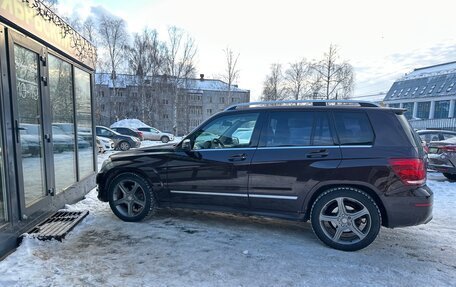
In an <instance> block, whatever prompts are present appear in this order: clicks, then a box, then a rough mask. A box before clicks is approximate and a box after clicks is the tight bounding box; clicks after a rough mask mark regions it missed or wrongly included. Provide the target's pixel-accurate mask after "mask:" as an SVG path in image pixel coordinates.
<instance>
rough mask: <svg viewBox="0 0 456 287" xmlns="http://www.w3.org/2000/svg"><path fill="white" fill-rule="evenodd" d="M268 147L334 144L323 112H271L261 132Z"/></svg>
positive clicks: (326, 117)
mask: <svg viewBox="0 0 456 287" xmlns="http://www.w3.org/2000/svg"><path fill="white" fill-rule="evenodd" d="M262 143H264V145H265V146H268V147H281V146H318V145H334V141H333V137H332V134H331V129H330V125H329V117H328V114H327V113H325V112H306V111H301V112H289V111H287V112H273V113H271V116H270V118H269V120H268V124H267V125H266V129H265V131H263V133H262Z"/></svg>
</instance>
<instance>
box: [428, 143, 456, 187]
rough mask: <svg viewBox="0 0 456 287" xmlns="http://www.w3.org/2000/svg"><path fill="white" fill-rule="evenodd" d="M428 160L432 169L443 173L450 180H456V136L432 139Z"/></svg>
mask: <svg viewBox="0 0 456 287" xmlns="http://www.w3.org/2000/svg"><path fill="white" fill-rule="evenodd" d="M428 160H429V166H428V167H429V168H430V169H433V170H436V171H439V172H441V173H443V175H444V176H445V177H446V178H448V179H450V180H456V137H452V138H449V139H447V140H443V141H431V142H430V143H429V153H428Z"/></svg>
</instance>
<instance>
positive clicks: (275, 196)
mask: <svg viewBox="0 0 456 287" xmlns="http://www.w3.org/2000/svg"><path fill="white" fill-rule="evenodd" d="M249 197H253V198H272V199H288V200H296V199H298V197H297V196H292V195H269V194H249Z"/></svg>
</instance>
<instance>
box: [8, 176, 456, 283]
mask: <svg viewBox="0 0 456 287" xmlns="http://www.w3.org/2000/svg"><path fill="white" fill-rule="evenodd" d="M428 185H429V186H430V187H431V188H432V189H433V191H434V193H435V205H434V219H433V220H432V221H431V222H430V223H429V224H426V225H421V226H416V227H410V228H400V229H394V230H392V229H386V228H382V230H381V232H380V235H379V237H378V238H377V239H376V241H374V243H373V244H372V245H370V246H369V247H368V248H366V249H363V250H361V251H358V252H352V253H347V252H342V251H337V250H334V249H330V248H328V247H326V246H324V245H322V244H321V243H320V242H319V241H318V240H317V239H316V237H315V236H314V234H313V233H312V230H311V227H310V224H309V223H297V222H288V221H282V220H275V219H274V220H272V219H264V218H258V217H245V216H237V215H230V214H228V215H227V214H220V213H203V212H192V211H169V210H164V211H160V212H159V213H158V215H157V216H156V217H155V218H153V219H152V220H150V221H147V222H142V223H125V222H121V221H120V220H119V219H117V218H116V217H115V216H114V214H113V213H112V212H111V210H110V209H109V206H108V204H106V203H102V202H99V201H98V200H97V199H96V193H95V191H92V192H91V193H89V194H88V195H87V197H86V199H85V200H83V201H81V202H79V203H77V204H75V205H72V206H68V208H69V209H72V210H83V209H88V210H90V215H89V216H88V217H87V218H86V219H84V221H83V222H82V223H81V224H79V225H78V226H77V227H76V228H75V229H74V230H73V231H72V232H71V233H70V234H69V235H68V236H67V237H66V239H65V240H64V241H63V242H61V243H60V242H56V241H47V242H42V241H38V240H35V239H30V238H27V239H25V240H24V242H23V243H22V245H21V246H20V247H19V248H18V249H17V251H16V252H14V253H13V254H11V255H10V256H9V257H7V258H6V259H5V260H4V261H2V262H0V274H1V275H0V286H414V287H415V286H455V285H456V283H455V282H456V228H455V223H456V220H455V218H456V208H455V207H454V206H455V203H456V183H450V182H448V181H446V180H445V178H444V177H443V176H442V175H441V174H439V173H431V174H429V180H428Z"/></svg>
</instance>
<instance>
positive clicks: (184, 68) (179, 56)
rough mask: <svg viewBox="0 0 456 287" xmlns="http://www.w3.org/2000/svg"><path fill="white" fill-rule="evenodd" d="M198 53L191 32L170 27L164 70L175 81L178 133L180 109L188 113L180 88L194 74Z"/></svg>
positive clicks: (175, 131)
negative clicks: (181, 100) (181, 97)
mask: <svg viewBox="0 0 456 287" xmlns="http://www.w3.org/2000/svg"><path fill="white" fill-rule="evenodd" d="M196 53H197V48H196V45H195V41H194V40H193V38H192V37H191V36H190V35H189V34H187V33H186V32H184V31H183V30H181V29H179V28H177V27H174V26H173V27H170V28H169V29H168V41H167V42H166V45H165V62H164V64H165V65H164V69H163V72H164V73H165V74H166V75H168V76H169V80H170V81H171V82H172V83H173V89H174V92H173V93H172V94H173V98H172V99H171V102H172V105H173V129H174V133H176V134H179V130H178V123H177V114H178V112H179V110H182V112H183V113H185V114H187V113H186V111H187V110H186V107H187V105H185V103H180V101H179V97H178V95H179V88H180V87H182V86H184V85H185V83H186V82H187V79H188V78H190V77H192V76H194V73H195V64H194V59H195V55H196ZM184 110H185V111H184Z"/></svg>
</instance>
